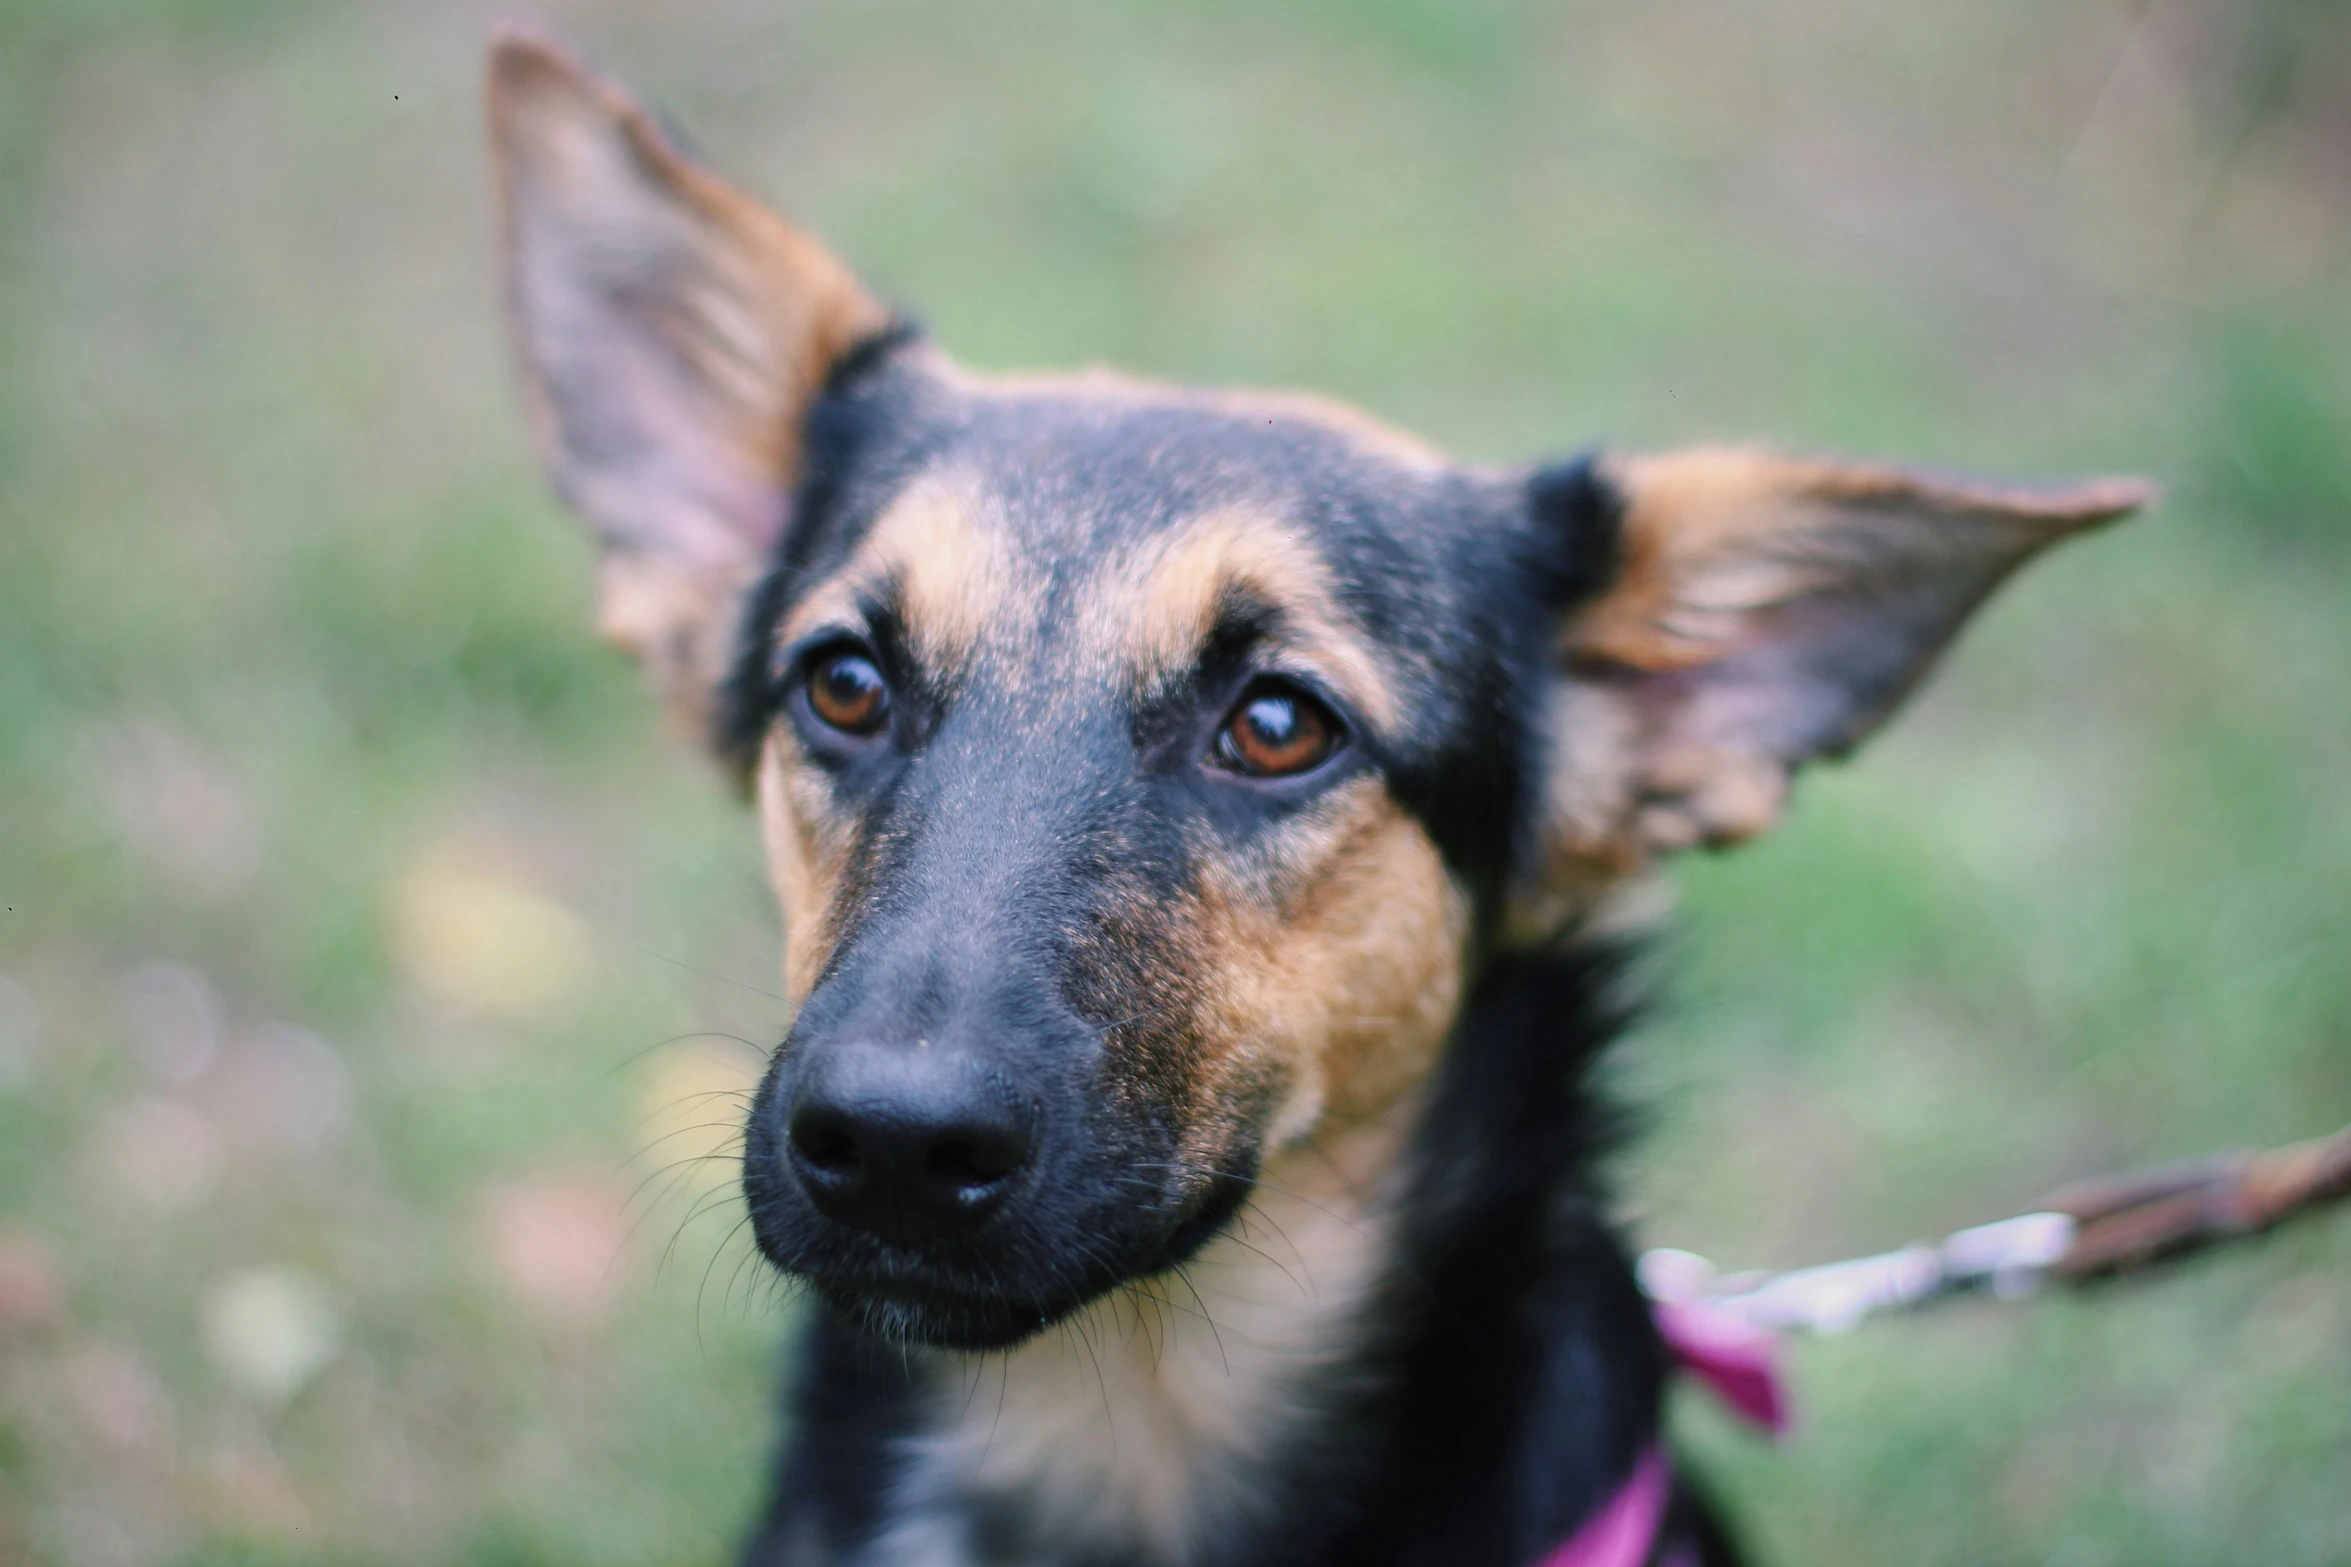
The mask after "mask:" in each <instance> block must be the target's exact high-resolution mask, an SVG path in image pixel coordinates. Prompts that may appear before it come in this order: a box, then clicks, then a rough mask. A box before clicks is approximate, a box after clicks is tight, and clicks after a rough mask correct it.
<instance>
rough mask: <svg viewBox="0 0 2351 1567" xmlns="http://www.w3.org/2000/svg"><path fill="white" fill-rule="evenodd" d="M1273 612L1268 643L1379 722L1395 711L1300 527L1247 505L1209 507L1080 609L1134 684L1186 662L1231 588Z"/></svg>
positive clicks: (1141, 554) (1117, 570) (1325, 567)
mask: <svg viewBox="0 0 2351 1567" xmlns="http://www.w3.org/2000/svg"><path fill="white" fill-rule="evenodd" d="M1236 591H1237V592H1244V593H1248V594H1251V595H1253V596H1255V597H1257V598H1260V599H1262V600H1264V601H1265V603H1266V604H1268V605H1269V606H1271V607H1272V608H1274V609H1275V610H1276V611H1278V612H1279V615H1280V623H1279V626H1278V629H1277V631H1276V633H1275V638H1274V645H1275V646H1277V647H1278V648H1280V649H1281V650H1282V651H1283V652H1284V653H1285V654H1287V655H1288V656H1289V658H1290V659H1291V660H1293V661H1295V662H1296V663H1297V664H1299V665H1300V666H1302V667H1303V669H1304V670H1305V671H1306V672H1308V673H1311V674H1315V675H1319V676H1321V677H1322V678H1323V679H1325V680H1328V681H1329V682H1330V684H1331V686H1332V690H1333V694H1334V695H1336V696H1338V697H1339V698H1340V699H1342V700H1343V701H1346V702H1348V703H1350V704H1351V705H1353V706H1354V707H1355V708H1356V709H1357V710H1358V711H1360V712H1361V713H1362V714H1363V715H1364V716H1365V717H1366V718H1368V719H1370V720H1371V722H1372V723H1373V724H1374V725H1375V726H1376V727H1379V728H1382V729H1388V728H1393V727H1394V725H1395V723H1396V721H1397V717H1398V699H1397V695H1396V691H1395V687H1394V685H1393V684H1392V683H1391V682H1390V681H1389V680H1388V678H1387V677H1386V676H1385V675H1384V674H1383V673H1382V672H1381V670H1380V667H1379V663H1378V661H1377V660H1376V659H1375V658H1374V657H1373V650H1372V648H1371V647H1370V645H1369V644H1368V643H1367V642H1366V640H1365V639H1364V637H1363V636H1362V634H1361V633H1360V632H1358V631H1357V630H1356V629H1355V628H1354V627H1353V626H1352V625H1351V624H1350V623H1349V621H1348V619H1347V616H1346V614H1345V612H1344V611H1343V610H1342V609H1341V608H1340V606H1339V600H1338V591H1337V584H1336V583H1335V582H1334V581H1333V579H1332V576H1331V571H1330V566H1329V564H1328V563H1327V562H1326V561H1325V560H1324V559H1323V557H1322V555H1321V554H1320V553H1319V552H1318V551H1317V550H1316V549H1315V548H1314V546H1313V545H1312V544H1311V543H1310V542H1309V541H1308V539H1307V537H1306V535H1305V534H1304V533H1303V532H1301V531H1300V530H1299V529H1298V528H1296V527H1295V526H1293V525H1292V524H1290V523H1289V522H1287V521H1285V520H1283V519H1282V518H1280V517H1276V516H1272V515H1269V514H1267V513H1263V512H1255V511H1249V510H1247V509H1244V508H1237V507H1236V508H1227V509H1224V510H1219V511H1213V512H1209V513H1207V514H1205V515H1203V516H1201V517H1199V518H1196V519H1195V520H1193V521H1192V522H1190V523H1188V524H1185V525H1183V526H1181V527H1179V528H1177V529H1175V530H1174V531H1173V532H1171V533H1169V534H1168V535H1166V536H1165V537H1163V538H1160V539H1156V540H1153V541H1152V542H1151V543H1150V544H1149V545H1147V546H1146V547H1144V548H1143V549H1141V550H1139V551H1138V552H1136V554H1134V555H1133V556H1131V557H1130V558H1129V559H1127V560H1126V561H1123V562H1120V563H1117V564H1114V565H1113V566H1111V567H1109V568H1108V569H1107V570H1105V571H1104V572H1103V573H1102V574H1101V575H1100V576H1099V577H1097V578H1096V580H1095V582H1094V584H1093V586H1092V590H1091V592H1090V593H1089V594H1088V603H1087V605H1086V609H1085V613H1086V615H1087V617H1088V619H1089V620H1091V621H1092V622H1093V623H1094V624H1093V627H1092V630H1093V636H1092V637H1091V638H1090V639H1089V640H1092V641H1093V642H1094V643H1095V645H1097V646H1103V647H1109V648H1113V649H1115V650H1116V654H1115V656H1117V657H1118V658H1119V659H1120V660H1121V661H1122V662H1123V663H1124V664H1125V665H1126V668H1127V671H1128V673H1129V674H1130V675H1131V676H1132V678H1133V680H1134V682H1135V685H1136V686H1137V688H1138V689H1140V690H1149V689H1151V688H1153V687H1155V686H1157V685H1159V684H1160V683H1162V682H1164V681H1166V680H1168V679H1170V678H1172V677H1174V676H1176V675H1179V674H1181V673H1183V672H1184V671H1185V670H1187V669H1188V668H1190V666H1191V664H1192V662H1193V660H1194V659H1196V658H1197V657H1198V656H1199V654H1200V649H1201V646H1202V644H1203V643H1205V642H1206V641H1207V639H1208V636H1209V634H1210V633H1211V632H1212V631H1213V630H1214V629H1215V626H1216V618H1217V615H1218V613H1219V612H1220V610H1221V609H1222V608H1223V607H1224V605H1225V604H1226V603H1227V601H1228V599H1229V598H1230V596H1231V595H1232V594H1233V593H1234V592H1236Z"/></svg>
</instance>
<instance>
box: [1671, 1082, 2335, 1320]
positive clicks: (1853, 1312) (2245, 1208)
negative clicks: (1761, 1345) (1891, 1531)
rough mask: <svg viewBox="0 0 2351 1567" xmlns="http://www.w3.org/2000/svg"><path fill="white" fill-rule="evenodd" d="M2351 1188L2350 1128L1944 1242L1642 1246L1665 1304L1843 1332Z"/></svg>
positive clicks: (2163, 1246) (2222, 1159) (2201, 1238)
mask: <svg viewBox="0 0 2351 1567" xmlns="http://www.w3.org/2000/svg"><path fill="white" fill-rule="evenodd" d="M2347 1196H2351V1127H2345V1128H2344V1129H2343V1130H2341V1131H2339V1132H2337V1133H2335V1134H2334V1135H2332V1136H2329V1137H2314V1138H2311V1139H2310V1140H2309V1141H2307V1142H2300V1143H2295V1144H2293V1145H2291V1146H2289V1147H2285V1148H2274V1149H2268V1150H2263V1151H2258V1152H2255V1151H2240V1152H2237V1153H2228V1154H2220V1155H2217V1156H2214V1157H2212V1158H2206V1159H2190V1160H2183V1161H2180V1162H2177V1163H2171V1164H2159V1165H2151V1166H2148V1167H2145V1168H2143V1169H2138V1170H2130V1171H2126V1172H2124V1173H2123V1174H2120V1175H2109V1176H2101V1177H2099V1178H2097V1179H2094V1180H2087V1181H2078V1182H2075V1183H2074V1184H2072V1185H2070V1186H2064V1187H2060V1188H2059V1189H2057V1190H2056V1191H2054V1192H2051V1193H2050V1194H2049V1195H2048V1196H2047V1197H2044V1198H2043V1199H2042V1200H2041V1202H2040V1203H2039V1204H2038V1206H2037V1207H2036V1209H2035V1211H2033V1212H2031V1213H2026V1214H2021V1215H2019V1216H2017V1217H2016V1218H2013V1219H2002V1220H1999V1221H1998V1222H1997V1223H1993V1224H1980V1225H1976V1226H1975V1227H1973V1228H1971V1229H1965V1230H1961V1231H1959V1232H1958V1233H1957V1234H1954V1235H1948V1236H1945V1237H1944V1238H1943V1239H1942V1240H1939V1241H1928V1242H1919V1243H1917V1244H1914V1245H1910V1246H1905V1247H1903V1248H1902V1249H1901V1250H1900V1251H1891V1252H1883V1253H1880V1254H1878V1255H1876V1256H1872V1257H1856V1258H1853V1259H1851V1260H1849V1261H1845V1262H1829V1263H1821V1264H1819V1265H1817V1266H1814V1267H1809V1268H1796V1269H1793V1270H1791V1271H1789V1272H1786V1273H1752V1272H1750V1273H1732V1274H1724V1273H1721V1272H1720V1271H1719V1270H1717V1269H1716V1267H1715V1266H1714V1264H1713V1263H1711V1262H1709V1261H1707V1260H1706V1259H1705V1258H1703V1257H1701V1256H1698V1255H1697V1254H1696V1253H1694V1252H1686V1251H1676V1250H1673V1249H1670V1248H1660V1249H1658V1250H1655V1251H1650V1252H1647V1253H1645V1254H1643V1256H1642V1258H1641V1262H1640V1277H1641V1287H1642V1288H1643V1289H1644V1290H1645V1291H1646V1292H1647V1293H1648V1295H1649V1297H1650V1299H1651V1300H1653V1301H1656V1302H1659V1303H1660V1305H1661V1307H1669V1308H1670V1307H1687V1308H1695V1309H1703V1311H1704V1312H1705V1313H1706V1314H1707V1315H1708V1316H1710V1317H1721V1318H1725V1319H1727V1320H1729V1321H1731V1322H1735V1323H1738V1324H1741V1325H1743V1326H1746V1327H1750V1328H1755V1329H1760V1330H1764V1331H1769V1332H1788V1331H1793V1330H1799V1329H1801V1330H1804V1331H1807V1332H1812V1333H1843V1332H1847V1331H1849V1330H1850V1329H1852V1328H1853V1327H1854V1326H1855V1324H1857V1323H1859V1322H1861V1321H1862V1320H1863V1319H1864V1318H1866V1317H1872V1316H1877V1315H1879V1314H1881V1313H1884V1312H1889V1311H1908V1310H1913V1309H1916V1308H1918V1307H1921V1306H1926V1305H1930V1304H1932V1303H1934V1302H1936V1301H1939V1300H1944V1299H1947V1298H1949V1297H1950V1296H1953V1295H1961V1294H1972V1293H1989V1294H1991V1295H1992V1296H1994V1297H1995V1298H1997V1299H2001V1300H2021V1299H2023V1298H2024V1297H2025V1296H2027V1295H2031V1294H2033V1293H2035V1292H2036V1291H2038V1290H2039V1289H2041V1288H2042V1287H2043V1286H2044V1285H2047V1284H2050V1283H2056V1284H2062V1285H2076V1286H2078V1285H2083V1284H2088V1283H2091V1282H2093V1281H2096V1280H2102V1279H2111V1278H2115V1277H2118V1276H2121V1275H2124V1274H2129V1273H2135V1272H2138V1271H2140V1270H2142V1269H2144V1268H2147V1267H2150V1266H2152V1265H2154V1264H2156V1263H2159V1262H2163V1261H2167V1260H2170V1259H2172V1258H2176V1257H2181V1256H2185V1255H2187V1254H2188V1253H2190V1252H2196V1251H2202V1250H2205V1249H2206V1248H2208V1247H2211V1246H2215V1245H2219V1244H2221V1243H2223V1242H2227V1241H2233V1240H2241V1239H2244V1238H2247V1237H2249V1236H2254V1235H2259V1234H2261V1233H2263V1232H2264V1231H2267V1230H2271V1229H2274V1228H2276V1227H2277V1226H2278V1225H2280V1224H2282V1223H2284V1222H2285V1221H2286V1220H2287V1219H2290V1218H2292V1217H2294V1216H2295V1215H2296V1214H2299V1213H2303V1212H2306V1211H2308V1210H2310V1209H2313V1208H2317V1207H2320V1206H2323V1205H2324V1204H2327V1203H2330V1202H2334V1201H2337V1200H2339V1199H2341V1198H2344V1197H2347Z"/></svg>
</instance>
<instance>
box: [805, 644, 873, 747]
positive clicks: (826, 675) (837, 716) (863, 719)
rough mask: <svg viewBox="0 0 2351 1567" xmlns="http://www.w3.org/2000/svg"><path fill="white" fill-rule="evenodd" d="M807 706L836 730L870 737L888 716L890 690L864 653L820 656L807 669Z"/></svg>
mask: <svg viewBox="0 0 2351 1567" xmlns="http://www.w3.org/2000/svg"><path fill="white" fill-rule="evenodd" d="M808 706H809V708H810V710H811V711H813V712H814V713H815V714H816V716H817V717H819V718H821V719H823V720H824V721H825V722H826V723H828V724H830V725H832V726H833V727H834V728H835V729H839V730H842V731H844V732H845V733H848V734H853V735H870V734H872V733H873V732H874V731H876V730H878V729H880V728H881V727H882V720H883V719H885V718H887V717H889V716H890V688H889V686H888V685H887V684H886V683H884V681H883V680H882V672H881V671H880V670H878V669H876V668H874V665H873V660H872V659H870V658H867V657H866V656H865V655H864V654H863V653H858V652H853V651H850V650H847V649H843V650H841V651H839V652H833V653H823V654H819V655H818V656H817V659H816V661H815V663H813V664H811V665H810V666H809V670H808Z"/></svg>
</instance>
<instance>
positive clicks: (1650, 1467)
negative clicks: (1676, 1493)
mask: <svg viewBox="0 0 2351 1567" xmlns="http://www.w3.org/2000/svg"><path fill="white" fill-rule="evenodd" d="M1652 1310H1653V1311H1654V1312H1655V1314H1656V1317H1657V1331H1658V1333H1659V1334H1660V1336H1662V1337H1663V1338H1664V1340H1665V1347H1666V1349H1667V1351H1668V1352H1669V1353H1670V1354H1671V1355H1672V1356H1673V1361H1674V1365H1675V1367H1676V1368H1677V1369H1679V1370H1681V1371H1685V1372H1687V1373H1689V1374H1690V1375H1691V1376H1694V1377H1696V1378H1697V1379H1698V1380H1699V1381H1700V1382H1702V1383H1704V1384H1705V1385H1706V1386H1707V1387H1708V1388H1710V1389H1712V1390H1713V1392H1714V1394H1715V1396H1716V1397H1718V1398H1720V1399H1721V1400H1722V1401H1723V1403H1724V1404H1726V1405H1728V1406H1729V1407H1730V1409H1731V1411H1732V1412H1733V1413H1735V1414H1737V1415H1739V1416H1740V1417H1742V1418H1743V1419H1745V1420H1747V1421H1749V1422H1751V1423H1752V1424H1754V1425H1757V1426H1759V1427H1761V1428H1762V1429H1764V1430H1766V1431H1768V1432H1770V1433H1771V1434H1772V1435H1774V1436H1778V1435H1779V1434H1781V1433H1782V1432H1784V1431H1785V1430H1787V1428H1788V1404H1787V1397H1786V1393H1785V1390H1784V1389H1783V1388H1782V1387H1781V1384H1780V1377H1779V1370H1778V1367H1777V1366H1776V1365H1775V1363H1774V1360H1773V1353H1772V1352H1773V1350H1774V1348H1775V1347H1776V1343H1777V1341H1776V1340H1774V1339H1773V1338H1772V1336H1771V1335H1770V1334H1769V1333H1765V1332H1762V1331H1760V1330H1759V1329H1756V1328H1751V1327H1748V1326H1747V1325H1746V1324H1745V1323H1742V1322H1738V1321H1736V1320H1733V1319H1731V1318H1729V1317H1725V1316H1723V1315H1722V1314H1720V1313H1718V1312H1710V1311H1708V1310H1706V1309H1705V1308H1704V1307H1703V1306H1698V1305H1694V1304H1689V1303H1664V1302H1660V1303H1659V1304H1657V1305H1656V1306H1654V1307H1653V1308H1652ZM1672 1499H1673V1460H1672V1459H1670V1458H1668V1457H1667V1456H1666V1453H1665V1446H1664V1444H1663V1443H1662V1442H1657V1441H1652V1442H1650V1444H1649V1445H1648V1446H1647V1447H1644V1448H1642V1449H1641V1456H1640V1457H1638V1458H1636V1459H1634V1460H1633V1472H1632V1473H1631V1474H1629V1475H1626V1476H1625V1478H1624V1483H1623V1484H1622V1485H1619V1486H1618V1487H1617V1488H1616V1492H1615V1494H1614V1495H1612V1496H1610V1497H1609V1498H1608V1500H1607V1501H1606V1502H1605V1503H1603V1504H1602V1505H1601V1508H1600V1510H1599V1511H1598V1512H1596V1513H1594V1514H1592V1516H1590V1517H1589V1518H1586V1519H1585V1520H1584V1522H1583V1525H1582V1527H1580V1528H1578V1529H1577V1530H1576V1532H1575V1533H1574V1534H1572V1535H1570V1536H1569V1537H1568V1538H1567V1539H1566V1540H1564V1541H1562V1542H1561V1543H1560V1545H1559V1546H1558V1547H1557V1548H1556V1549H1555V1550H1553V1551H1552V1552H1551V1554H1549V1555H1548V1556H1545V1557H1544V1558H1543V1559H1542V1560H1541V1561H1540V1562H1538V1563H1537V1564H1536V1567H1650V1561H1651V1558H1652V1556H1653V1554H1654V1553H1655V1551H1656V1549H1657V1535H1658V1531H1659V1529H1660V1528H1662V1527H1663V1525H1664V1523H1665V1508H1666V1504H1667V1503H1668V1502H1669V1501H1671V1500H1672ZM1656 1567H1697V1562H1696V1559H1695V1558H1694V1557H1692V1556H1691V1555H1690V1553H1689V1552H1688V1551H1687V1550H1685V1549H1680V1548H1677V1549H1675V1550H1674V1552H1673V1553H1672V1554H1671V1555H1669V1556H1667V1557H1665V1558H1664V1559H1663V1560H1662V1561H1660V1562H1658V1563H1657V1564H1656Z"/></svg>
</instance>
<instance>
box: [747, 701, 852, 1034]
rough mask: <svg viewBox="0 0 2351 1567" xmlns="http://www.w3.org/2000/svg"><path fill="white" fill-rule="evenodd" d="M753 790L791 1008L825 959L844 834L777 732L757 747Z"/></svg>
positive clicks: (802, 761) (787, 736)
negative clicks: (780, 922) (781, 939)
mask: <svg viewBox="0 0 2351 1567" xmlns="http://www.w3.org/2000/svg"><path fill="white" fill-rule="evenodd" d="M753 787H754V788H755V790H756V792H757V795H758V804H759V827H760V833H761V836H762V838H763V839H764V840H765V842H766V845H767V865H768V874H769V877H770V879H771V880H772V881H773V882H774V883H775V891H776V905H777V907H778V909H779V910H780V911H781V912H782V915H783V921H784V994H785V996H786V998H787V999H789V1000H790V1001H791V1003H792V1005H794V1006H795V1007H797V1006H798V1005H799V1004H800V1003H801V1002H803V1001H805V1000H807V999H808V992H809V991H810V990H812V989H814V988H815V985H816V977H817V975H818V974H820V973H822V972H823V971H824V964H825V959H826V958H827V957H829V956H830V955H831V952H832V946H833V942H834V940H835V938H836V934H837V930H838V924H839V921H838V905H839V895H840V889H841V882H842V878H843V875H844V873H845V872H846V870H847V867H848V854H849V847H850V844H849V832H848V829H847V827H846V826H845V825H844V824H842V823H841V822H840V821H839V820H838V819H837V817H836V814H835V812H834V810H833V805H832V798H831V792H830V790H829V789H828V788H827V787H826V785H825V781H824V778H823V776H822V775H821V774H820V773H818V772H817V770H816V769H815V768H814V767H811V766H810V765H809V764H808V760H807V758H806V757H804V756H803V755H802V754H801V753H800V746H799V743H798V741H796V740H795V739H794V738H793V737H792V735H791V733H790V731H789V730H788V729H787V728H786V727H785V726H783V725H780V724H779V725H778V726H776V728H775V730H774V731H773V732H772V733H770V734H769V736H768V739H767V743H766V744H765V745H763V746H761V747H760V750H759V763H758V772H757V775H756V778H755V781H754V785H753Z"/></svg>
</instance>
